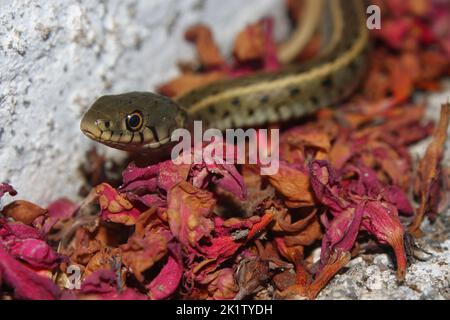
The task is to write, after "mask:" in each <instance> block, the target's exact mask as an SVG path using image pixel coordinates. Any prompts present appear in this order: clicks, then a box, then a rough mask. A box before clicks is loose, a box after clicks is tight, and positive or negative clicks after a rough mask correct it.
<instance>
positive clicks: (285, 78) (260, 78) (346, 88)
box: [80, 0, 370, 153]
mask: <svg viewBox="0 0 450 320" xmlns="http://www.w3.org/2000/svg"><path fill="white" fill-rule="evenodd" d="M308 3H309V7H310V9H309V10H306V11H307V13H308V15H307V17H305V19H303V21H304V22H303V23H300V24H299V28H300V29H298V30H296V31H295V32H294V34H295V36H294V40H293V41H291V42H288V43H285V44H283V45H281V46H280V47H281V49H280V51H279V56H280V60H281V61H283V62H287V63H286V64H284V66H283V67H282V68H281V69H279V70H278V71H274V72H256V73H253V74H251V75H246V76H242V77H237V78H230V79H225V80H219V81H216V82H213V83H210V84H208V85H204V86H202V87H199V88H195V89H192V90H191V91H189V92H187V93H184V94H182V95H180V96H178V97H175V98H174V99H171V98H169V97H166V96H162V95H159V94H156V93H152V92H137V91H135V92H127V93H121V94H114V95H104V96H101V97H100V98H98V99H97V100H96V101H95V102H94V103H93V104H92V106H91V107H90V108H89V109H88V111H87V112H86V113H85V114H84V116H83V117H82V120H81V123H80V129H81V131H82V132H83V133H84V134H85V135H86V136H88V137H89V138H91V139H93V140H95V141H97V142H100V143H102V144H104V145H107V146H109V147H112V148H115V149H120V150H124V151H129V152H138V153H141V152H142V153H152V152H164V151H163V150H164V149H167V148H170V146H173V141H171V134H172V133H173V132H174V131H175V130H176V129H178V128H190V127H191V125H192V122H193V121H196V120H200V121H202V123H203V126H204V127H205V128H217V129H219V130H222V131H223V130H225V129H228V128H248V127H257V126H263V125H265V124H270V123H277V122H283V121H290V120H292V119H297V118H301V117H303V116H305V115H309V114H311V113H314V112H316V111H317V110H319V109H321V108H325V107H331V106H333V105H334V104H336V103H338V102H341V101H343V100H344V99H346V98H348V97H349V96H350V95H351V94H352V93H353V92H354V91H355V90H356V88H357V87H358V85H359V84H360V82H361V81H362V77H363V75H364V73H365V70H366V67H367V60H368V53H369V48H370V41H369V34H368V29H367V27H366V15H365V10H364V1H363V0H307V7H308ZM324 16H325V18H324ZM322 21H324V22H328V29H329V30H331V31H329V32H328V33H329V36H328V38H327V39H326V41H325V44H324V45H323V46H322V47H323V48H322V50H320V51H321V52H320V54H318V55H317V56H316V57H315V58H313V59H311V61H307V62H306V63H301V64H295V63H290V62H289V60H291V59H292V58H293V57H295V55H296V54H297V53H298V50H299V49H300V48H303V47H304V46H305V44H306V43H307V42H308V41H307V40H308V39H310V38H311V36H312V35H313V34H314V33H315V32H316V29H317V30H319V25H320V24H321V22H322ZM322 29H323V30H324V31H323V33H324V34H325V33H326V30H327V24H326V23H323V26H322ZM321 38H322V37H321ZM323 38H326V37H323Z"/></svg>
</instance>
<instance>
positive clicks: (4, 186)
mask: <svg viewBox="0 0 450 320" xmlns="http://www.w3.org/2000/svg"><path fill="white" fill-rule="evenodd" d="M5 193H9V194H10V195H12V196H15V195H16V194H17V191H16V190H15V189H14V188H13V187H12V186H11V185H10V184H8V183H0V198H1V197H3V196H4V195H5Z"/></svg>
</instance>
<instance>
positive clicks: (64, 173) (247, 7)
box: [0, 0, 286, 205]
mask: <svg viewBox="0 0 450 320" xmlns="http://www.w3.org/2000/svg"><path fill="white" fill-rule="evenodd" d="M283 8H284V6H283V1H282V0H245V1H243V0H227V1H223V0H206V1H205V0H140V1H139V0H103V1H92V0H0V182H3V181H9V182H10V183H12V184H13V185H14V187H15V188H16V189H17V190H18V191H19V197H20V198H24V199H28V200H31V201H35V202H37V203H39V204H41V205H45V204H46V203H48V201H50V200H52V199H55V198H57V197H60V196H65V195H68V196H70V197H72V198H73V197H74V195H75V194H76V193H77V190H78V188H79V185H80V178H79V176H78V172H77V168H78V166H79V164H80V162H81V161H83V160H84V157H85V151H86V150H87V149H89V148H90V147H91V146H92V143H93V142H90V141H89V140H88V139H87V138H85V137H84V136H83V135H82V134H81V133H80V132H79V120H80V117H81V115H82V114H83V112H84V111H85V110H86V109H87V108H88V107H89V105H90V103H91V102H92V101H93V100H94V99H95V98H96V97H98V96H100V95H102V94H105V93H119V92H121V91H131V90H150V89H152V88H154V86H155V85H157V84H158V83H161V82H163V81H165V80H167V79H169V78H170V77H173V76H175V75H176V73H177V69H176V67H175V62H176V61H177V60H178V59H187V58H190V57H192V56H193V51H192V48H191V47H190V45H188V44H187V43H186V42H185V41H184V40H183V32H184V30H185V28H186V27H188V26H189V25H191V24H193V23H196V22H200V21H201V22H205V23H207V24H208V25H210V26H212V28H213V30H214V32H215V34H216V35H217V38H218V41H219V42H220V44H221V49H222V50H223V52H224V53H227V52H229V50H230V47H231V45H232V41H233V38H234V36H235V35H236V32H238V31H239V30H240V29H241V28H242V27H243V26H244V25H245V24H247V23H250V22H253V21H255V20H256V19H257V18H259V17H261V16H263V15H265V14H267V13H271V14H272V15H275V17H276V21H277V25H276V34H277V36H278V37H281V36H282V35H283V34H285V32H286V23H285V22H286V20H285V19H284V20H283V17H284V15H283V14H284V11H283V10H284V9H283ZM283 21H284V22H283ZM7 200H8V199H7ZM4 201H6V200H4Z"/></svg>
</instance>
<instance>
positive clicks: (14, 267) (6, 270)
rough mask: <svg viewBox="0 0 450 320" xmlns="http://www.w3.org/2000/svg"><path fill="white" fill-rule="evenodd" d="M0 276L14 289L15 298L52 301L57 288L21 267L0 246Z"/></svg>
mask: <svg viewBox="0 0 450 320" xmlns="http://www.w3.org/2000/svg"><path fill="white" fill-rule="evenodd" d="M0 274H1V275H2V278H3V281H4V282H5V283H6V284H7V285H8V286H10V287H11V288H13V289H14V295H15V297H17V298H19V299H32V300H54V299H58V297H59V294H60V292H59V288H58V287H57V286H56V285H55V284H54V283H53V282H52V281H51V280H50V279H48V278H44V277H42V276H40V275H38V274H37V273H36V272H34V271H33V270H31V269H28V268H27V267H25V266H23V265H22V264H21V263H20V262H18V261H17V260H15V259H14V258H13V257H11V255H10V254H9V253H7V252H6V251H5V249H4V248H3V245H2V244H0Z"/></svg>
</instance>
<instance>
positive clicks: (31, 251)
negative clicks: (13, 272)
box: [9, 239, 61, 270]
mask: <svg viewBox="0 0 450 320" xmlns="http://www.w3.org/2000/svg"><path fill="white" fill-rule="evenodd" d="M9 253H10V254H11V255H13V256H15V257H16V258H18V259H20V260H23V261H25V262H26V263H28V264H29V265H30V266H32V267H33V268H36V269H46V270H52V269H54V268H55V267H56V266H57V265H58V263H59V262H60V260H61V259H60V256H59V255H58V254H57V253H56V252H55V251H54V250H53V249H52V248H51V247H50V246H49V245H48V244H47V243H46V242H45V241H43V240H39V239H24V240H20V241H17V242H15V243H13V244H12V245H11V246H10V247H9Z"/></svg>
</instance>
